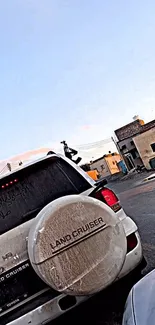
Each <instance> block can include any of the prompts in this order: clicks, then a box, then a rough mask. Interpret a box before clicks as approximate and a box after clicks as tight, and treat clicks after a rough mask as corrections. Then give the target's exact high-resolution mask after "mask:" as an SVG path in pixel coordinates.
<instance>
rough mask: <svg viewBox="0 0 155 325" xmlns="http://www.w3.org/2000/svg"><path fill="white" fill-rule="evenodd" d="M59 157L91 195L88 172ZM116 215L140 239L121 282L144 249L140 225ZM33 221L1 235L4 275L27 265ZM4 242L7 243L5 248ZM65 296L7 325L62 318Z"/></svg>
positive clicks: (127, 231)
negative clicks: (24, 263) (60, 304)
mask: <svg viewBox="0 0 155 325" xmlns="http://www.w3.org/2000/svg"><path fill="white" fill-rule="evenodd" d="M52 156H55V155H49V156H47V157H43V158H41V159H39V160H38V162H39V161H42V160H45V159H50V158H51V157H52ZM57 156H59V157H60V158H62V159H63V160H65V161H66V162H67V163H69V164H70V165H71V166H72V167H73V168H74V169H76V170H77V171H78V172H79V173H80V174H81V175H82V176H83V177H84V178H85V179H86V180H87V181H88V183H89V184H90V186H91V187H90V189H88V190H87V191H85V192H83V193H81V194H82V195H86V196H87V195H89V194H90V193H91V192H92V191H93V190H94V188H95V181H93V180H92V179H91V178H90V177H89V175H88V174H87V173H85V172H84V171H83V170H82V169H81V168H80V167H79V166H77V165H75V163H73V162H72V161H70V160H69V159H67V158H65V157H64V156H62V155H57ZM36 162H37V161H36ZM36 162H35V163H36ZM33 164H34V162H31V163H29V164H28V165H22V166H21V167H20V168H18V169H17V170H14V171H13V172H9V173H7V175H8V174H9V175H10V174H13V173H15V172H16V171H18V170H19V169H20V170H21V169H24V168H26V167H27V166H30V165H33ZM5 176H6V174H5V175H3V176H2V177H0V178H4V177H5ZM116 215H117V216H118V218H119V219H120V221H121V222H122V223H123V226H124V230H125V234H126V236H129V235H130V234H132V233H135V234H136V236H137V241H138V244H137V246H136V247H135V249H133V250H132V251H131V252H129V253H128V254H127V255H126V259H125V263H124V265H123V268H122V270H121V272H120V274H119V275H118V277H117V279H116V280H118V279H120V278H122V277H124V276H125V275H127V274H128V273H130V272H131V271H132V270H133V269H134V268H136V266H137V265H138V264H139V263H140V262H141V260H142V256H143V254H142V246H141V241H140V237H139V234H138V229H137V226H136V224H135V223H134V221H133V220H132V219H131V218H129V217H128V216H127V215H126V214H125V212H124V210H123V209H120V210H119V211H118V212H116ZM32 222H33V220H30V221H27V222H26V223H24V224H21V225H20V226H18V227H17V228H18V229H17V228H14V229H12V230H10V231H8V232H7V233H4V234H3V235H1V236H0V270H1V267H3V268H5V272H6V271H7V270H9V269H10V268H11V266H12V265H13V267H14V266H16V265H18V264H19V263H21V262H24V261H26V260H27V259H28V253H27V237H28V233H29V229H30V227H31V224H32ZM17 235H18V236H17ZM16 237H17V239H16ZM2 242H3V247H2V245H1V243H2ZM4 243H5V245H4ZM8 252H11V253H12V257H11V258H10V259H7V260H6V262H5V265H4V260H3V258H2V256H4V255H6V254H7V253H8ZM3 272H4V271H2V273H3ZM0 274H1V273H0ZM63 297H65V295H64V294H61V295H59V296H57V297H55V298H54V299H52V300H50V301H48V302H47V303H45V304H43V305H41V306H39V307H38V308H36V309H34V310H32V311H31V312H29V313H27V314H25V315H24V316H22V317H20V318H18V319H16V320H14V321H12V322H10V323H8V324H10V325H21V324H22V325H28V324H32V325H41V324H46V323H48V322H49V321H50V320H52V319H54V318H56V317H58V316H60V315H61V314H63V313H64V312H65V311H62V310H61V308H60V306H59V300H60V299H61V298H63ZM75 298H76V304H75V305H74V307H75V306H76V305H78V304H79V303H81V302H83V301H84V300H87V299H88V297H75ZM72 308H73V307H72ZM69 309H71V308H69ZM69 309H67V310H69Z"/></svg>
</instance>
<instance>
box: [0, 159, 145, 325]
mask: <svg viewBox="0 0 155 325" xmlns="http://www.w3.org/2000/svg"><path fill="white" fill-rule="evenodd" d="M105 183H106V182H104V180H101V182H99V181H98V182H97V183H96V182H95V181H93V180H92V179H91V178H90V177H89V176H88V175H87V174H86V173H85V172H84V171H83V170H82V169H81V168H80V167H79V166H77V165H75V164H74V163H73V162H72V161H71V160H68V159H67V158H65V157H63V156H61V155H56V154H54V153H53V154H49V155H47V156H46V157H43V158H42V159H40V160H37V161H33V162H31V163H29V164H28V165H25V166H24V165H22V166H21V167H20V168H19V169H17V170H15V171H13V172H8V174H6V175H2V176H1V178H0V297H1V299H0V324H1V325H4V324H10V325H21V324H22V325H26V324H33V325H39V324H45V323H47V322H48V321H51V320H52V319H54V318H56V317H58V316H59V315H61V314H63V313H64V312H66V311H68V310H70V309H71V308H73V307H75V306H77V305H78V304H79V303H81V302H83V301H84V300H86V299H88V296H70V295H66V294H64V293H61V292H58V291H55V290H53V289H52V288H50V287H49V286H48V285H47V281H43V280H44V279H43V277H42V278H41V277H39V276H38V274H37V273H36V272H35V270H34V268H33V267H32V263H31V262H30V258H29V255H28V249H27V241H28V236H29V231H30V229H31V228H32V227H33V225H34V220H36V218H38V213H39V212H40V211H44V210H42V209H43V208H44V207H46V206H48V204H51V203H50V202H52V201H53V202H55V200H57V199H59V198H61V197H64V196H67V197H68V196H69V195H73V196H74V195H77V196H78V195H79V194H80V195H82V196H83V198H85V197H87V196H90V197H93V198H95V199H96V200H94V202H96V201H97V200H98V201H97V202H101V203H100V205H101V207H103V209H105V211H106V213H109V215H110V213H111V214H112V216H113V217H114V216H115V219H116V220H118V226H119V225H122V226H123V227H122V228H123V229H124V230H123V232H124V236H126V247H127V248H126V252H125V259H124V261H123V267H122V269H121V271H120V272H119V274H118V275H117V279H116V280H118V279H121V278H122V277H124V276H126V275H127V274H129V273H130V272H131V271H133V270H136V269H137V270H138V272H139V270H141V269H142V268H143V266H144V265H143V253H142V246H141V240H140V236H139V233H138V228H137V225H136V224H135V223H134V221H133V220H132V219H131V218H129V217H128V216H127V215H126V214H125V212H124V210H123V209H122V207H121V204H120V202H119V200H118V198H117V196H116V195H115V193H114V192H113V191H112V190H111V189H109V188H107V187H105V186H104V184H105ZM95 204H96V203H95ZM44 209H45V208H44ZM40 213H41V212H40ZM36 216H37V217H36ZM92 226H93V225H92V224H90V227H92ZM40 233H41V231H40ZM107 240H108V239H107Z"/></svg>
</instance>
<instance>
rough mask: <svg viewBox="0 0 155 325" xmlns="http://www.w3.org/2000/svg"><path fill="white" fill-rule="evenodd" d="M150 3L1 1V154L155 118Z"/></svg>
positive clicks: (154, 11)
mask: <svg viewBox="0 0 155 325" xmlns="http://www.w3.org/2000/svg"><path fill="white" fill-rule="evenodd" d="M154 15H155V1H154V0H150V1H149V0H148V1H144V0H137V1H135V0H130V1H124V0H117V1H116V0H96V1H95V0H68V1H67V0H25V1H23V0H13V1H10V0H5V1H4V0H3V1H2V0H1V1H0V110H1V127H0V137H1V154H0V159H4V158H7V157H9V156H12V155H15V154H17V153H20V152H24V151H27V150H29V149H33V148H37V147H42V146H47V145H48V146H49V145H51V146H52V145H53V143H54V144H56V143H57V142H59V141H60V140H63V139H66V140H68V141H69V142H70V143H76V144H82V143H87V142H92V141H97V140H100V139H103V138H106V137H109V136H111V135H112V132H113V130H114V129H116V128H117V127H120V126H122V125H123V124H125V123H128V122H130V121H131V119H132V117H133V115H135V114H139V115H140V116H141V117H142V118H144V119H145V120H146V121H148V120H150V119H152V118H155V19H154Z"/></svg>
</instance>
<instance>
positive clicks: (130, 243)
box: [127, 233, 138, 253]
mask: <svg viewBox="0 0 155 325" xmlns="http://www.w3.org/2000/svg"><path fill="white" fill-rule="evenodd" d="M137 243H138V241H137V237H136V235H135V233H133V234H131V235H129V236H127V253H129V252H131V251H132V250H133V249H134V248H135V247H136V246H137Z"/></svg>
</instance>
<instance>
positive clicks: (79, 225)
mask: <svg viewBox="0 0 155 325" xmlns="http://www.w3.org/2000/svg"><path fill="white" fill-rule="evenodd" d="M126 248H127V247H126V236H125V233H124V229H123V226H122V224H121V222H120V220H119V218H118V217H117V216H116V214H115V213H114V212H113V211H112V210H111V209H110V208H109V207H108V206H106V205H105V204H104V203H103V202H100V201H98V200H96V199H94V198H91V197H87V196H83V195H70V196H65V197H62V198H59V199H57V200H55V201H53V202H52V203H50V204H48V205H47V206H46V207H45V208H44V209H43V210H41V211H40V213H39V214H38V215H37V217H36V218H35V220H34V223H33V225H32V228H31V230H30V233H29V238H28V253H29V258H30V261H31V264H32V266H33V268H34V270H35V271H36V273H37V274H38V275H39V276H40V278H41V279H42V280H43V281H44V282H45V283H47V284H48V285H49V286H50V287H52V288H53V289H55V290H57V291H60V292H65V293H66V294H70V295H91V294H94V293H96V292H98V291H100V290H102V289H104V288H105V287H107V286H108V285H110V284H111V283H112V282H113V281H114V280H115V279H116V277H117V275H118V274H119V272H120V270H121V268H122V266H123V264H124V260H125V256H126Z"/></svg>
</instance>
